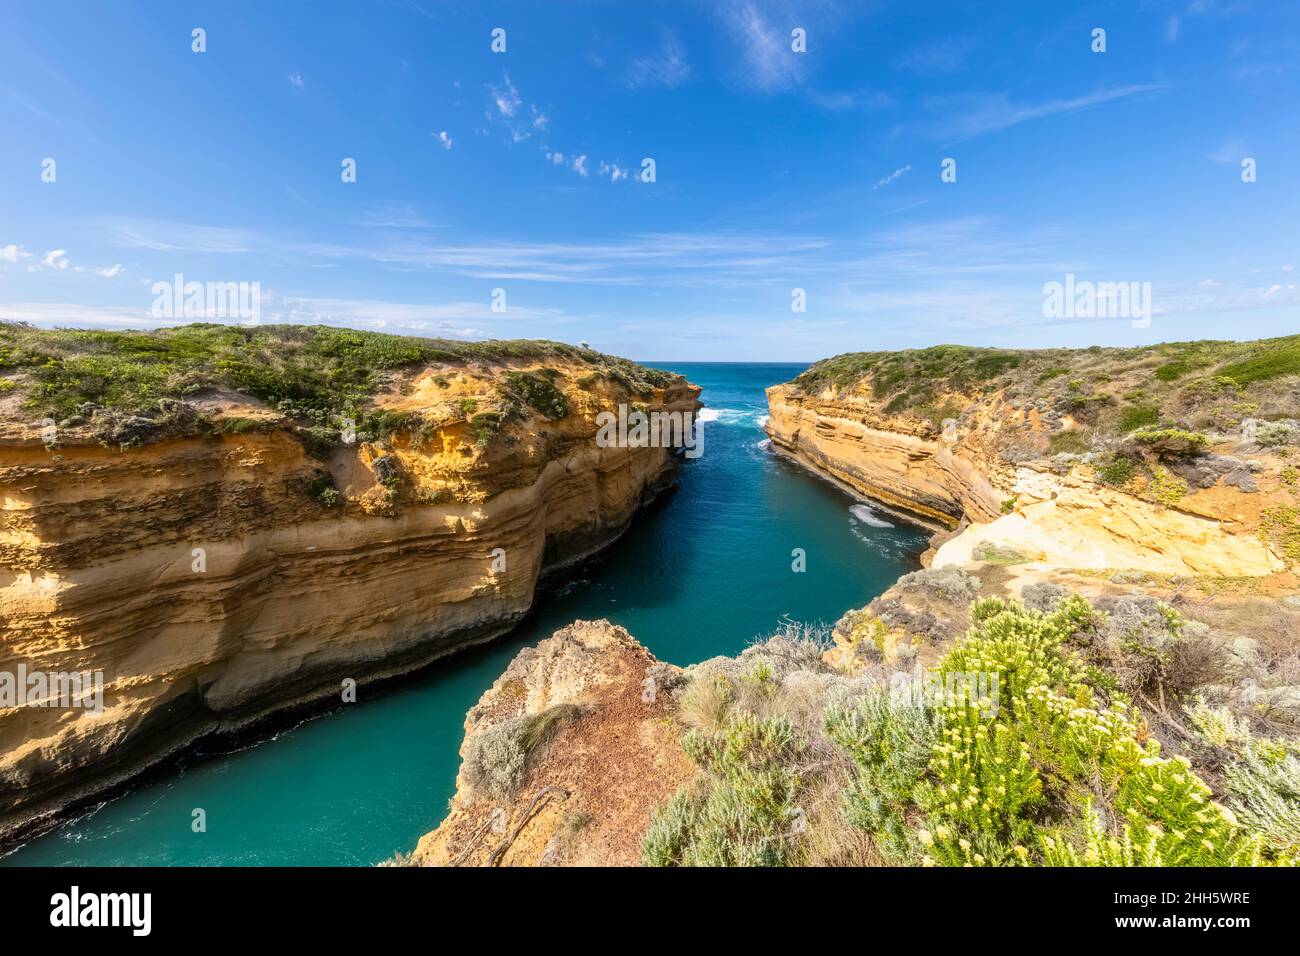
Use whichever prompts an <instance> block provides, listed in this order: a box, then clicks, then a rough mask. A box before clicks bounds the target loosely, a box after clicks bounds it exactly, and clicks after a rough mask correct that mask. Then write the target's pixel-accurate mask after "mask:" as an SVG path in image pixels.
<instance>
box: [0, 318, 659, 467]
mask: <svg viewBox="0 0 1300 956" xmlns="http://www.w3.org/2000/svg"><path fill="white" fill-rule="evenodd" d="M512 362H515V363H530V364H531V363H543V364H544V363H559V362H570V363H578V364H581V365H582V366H584V367H585V368H588V369H589V371H588V372H587V378H588V380H589V381H590V382H594V381H596V380H597V379H600V378H605V379H608V380H610V381H612V382H615V383H617V384H618V385H621V386H622V387H624V388H626V389H627V390H628V391H629V392H631V393H633V394H637V395H646V394H649V393H650V392H651V391H652V390H653V389H654V388H657V387H662V386H664V385H666V384H668V382H670V381H671V380H672V376H671V375H669V374H668V373H666V372H662V371H659V370H657V369H650V368H645V367H644V366H641V365H638V364H637V363H635V362H631V361H629V360H627V359H623V358H618V357H616V356H610V355H605V354H603V353H600V352H597V351H595V350H593V349H589V348H583V347H579V346H574V345H567V344H565V343H562V342H551V341H546V340H531V339H512V340H497V341H486V342H465V341H458V340H451V339H426V338H417V337H412V336H399V335H388V334H385V333H380V332H365V331H358V330H354V329H341V328H331V327H327V326H303V325H266V326H235V325H217V324H211V323H196V324H193V325H184V326H178V327H176V328H166V329H156V330H153V331H98V330H81V329H38V328H34V327H32V326H29V325H26V324H21V323H14V322H4V323H0V397H3V396H6V395H9V396H17V399H18V401H19V403H20V406H19V407H20V408H21V410H22V412H23V413H24V414H26V415H28V416H30V417H31V418H32V419H47V418H48V419H49V420H51V421H53V422H54V423H55V424H57V425H59V426H69V425H79V424H80V425H88V426H89V427H91V428H92V430H93V431H94V432H95V433H96V434H98V435H100V436H101V437H102V438H103V439H104V440H105V441H106V442H113V443H119V444H133V443H138V442H140V441H142V440H147V438H149V437H151V436H153V435H157V434H159V433H163V432H169V433H175V432H200V431H204V430H206V429H207V428H209V427H213V426H211V423H210V422H208V421H207V416H205V415H204V413H203V412H202V411H200V410H198V409H196V408H195V406H194V404H193V400H194V399H195V398H197V397H200V396H203V395H205V394H210V393H213V392H221V393H226V394H233V395H235V396H242V397H244V398H246V399H247V400H249V401H250V402H254V403H260V404H262V405H264V406H266V407H267V408H268V409H270V410H272V411H273V412H277V413H279V414H280V415H282V416H285V417H286V418H287V419H289V420H290V421H291V422H292V423H293V424H294V425H295V426H296V427H297V428H298V429H299V431H300V433H301V434H303V436H304V438H307V439H309V440H312V441H313V444H314V445H316V446H321V445H324V446H328V445H329V444H330V442H331V441H332V440H333V439H334V436H336V435H337V433H338V423H339V421H340V420H341V419H344V418H347V419H351V420H352V421H353V422H354V423H355V426H356V430H357V434H358V435H359V436H360V437H362V438H367V437H372V436H380V435H384V434H386V433H389V432H391V431H393V430H394V429H396V428H400V427H404V426H410V425H412V424H414V422H413V417H412V416H411V415H409V414H406V415H403V414H399V413H394V412H390V411H385V410H383V409H379V408H375V407H374V405H373V399H374V397H375V396H376V395H377V394H378V393H380V392H381V391H383V390H384V389H386V388H388V387H390V386H391V385H392V383H393V380H394V378H395V376H397V374H398V373H401V372H403V371H406V370H412V369H416V368H419V367H422V366H428V365H434V364H445V365H449V366H462V367H463V366H477V367H481V368H487V367H488V366H492V367H496V366H502V365H508V364H509V363H512ZM558 374H559V373H558V372H556V371H555V370H554V369H551V368H545V369H544V370H543V372H541V373H536V372H531V371H526V370H519V371H513V370H512V371H506V372H504V373H503V375H502V381H501V384H500V387H499V390H498V391H499V394H498V396H497V397H498V398H499V399H500V402H501V404H502V405H503V408H502V409H499V410H498V411H497V414H498V416H499V417H498V420H497V423H498V424H499V418H500V417H501V416H504V417H507V418H508V417H511V416H512V415H513V416H515V417H519V416H521V415H523V414H525V412H526V410H527V409H532V410H534V411H536V412H538V413H539V414H541V415H543V416H544V417H547V418H562V417H564V416H565V415H567V414H568V412H569V406H568V400H567V399H566V398H565V396H564V394H563V392H562V391H560V390H559V389H558V388H556V387H555V385H554V383H553V379H554V377H555V376H557V375H558ZM442 381H443V382H444V383H445V382H446V379H445V378H443V379H442ZM471 401H472V400H471ZM474 411H475V409H473V408H470V409H468V410H467V412H466V414H467V416H469V415H472V414H473V412H474ZM264 426H265V422H261V423H259V421H258V420H257V419H244V420H243V421H241V422H237V423H231V422H228V421H227V422H222V423H221V424H220V425H219V426H216V427H218V428H219V430H221V431H225V432H230V431H240V430H252V429H256V428H259V427H264ZM473 428H474V432H475V434H476V435H477V436H479V437H480V438H483V437H484V436H490V435H491V434H492V433H494V431H495V429H494V428H493V426H492V422H491V421H490V420H489V419H487V418H483V417H481V416H480V417H479V418H478V419H477V424H475V425H474V426H473Z"/></svg>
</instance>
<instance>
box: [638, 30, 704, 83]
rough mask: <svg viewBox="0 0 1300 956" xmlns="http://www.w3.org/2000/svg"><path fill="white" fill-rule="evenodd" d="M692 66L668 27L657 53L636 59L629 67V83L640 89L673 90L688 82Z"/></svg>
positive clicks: (664, 31)
mask: <svg viewBox="0 0 1300 956" xmlns="http://www.w3.org/2000/svg"><path fill="white" fill-rule="evenodd" d="M690 75H691V66H690V64H689V63H687V62H686V50H685V48H684V47H683V46H682V44H681V42H680V41H679V40H678V39H677V36H676V34H674V33H673V32H672V31H671V30H669V29H667V28H666V27H665V28H663V29H662V31H661V39H660V43H659V50H658V52H657V53H653V54H649V55H646V56H638V57H634V58H633V59H632V61H631V62H630V63H628V66H627V73H626V78H627V83H628V85H629V86H632V87H634V88H638V89H645V88H650V87H656V86H666V87H668V88H670V89H671V88H672V87H675V86H680V85H681V84H682V83H684V82H686V79H687V77H689V76H690Z"/></svg>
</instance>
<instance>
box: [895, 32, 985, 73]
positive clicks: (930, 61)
mask: <svg viewBox="0 0 1300 956" xmlns="http://www.w3.org/2000/svg"><path fill="white" fill-rule="evenodd" d="M974 48H975V41H974V40H973V39H972V38H970V37H943V38H940V39H938V40H933V41H931V42H929V43H926V44H924V45H922V46H918V47H914V48H913V49H911V50H908V51H907V52H906V53H903V54H902V55H900V56H899V57H897V58H896V59H895V60H894V66H895V67H897V68H898V69H900V70H906V71H907V72H909V73H917V74H920V75H925V74H929V73H956V72H957V71H958V70H960V69H961V68H962V67H963V66H964V65H965V62H966V57H967V55H968V54H969V53H970V52H971V50H973V49H974Z"/></svg>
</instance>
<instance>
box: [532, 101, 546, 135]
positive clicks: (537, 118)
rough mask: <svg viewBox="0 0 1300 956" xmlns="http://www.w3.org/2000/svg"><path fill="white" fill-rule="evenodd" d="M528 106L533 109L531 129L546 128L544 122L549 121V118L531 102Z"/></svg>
mask: <svg viewBox="0 0 1300 956" xmlns="http://www.w3.org/2000/svg"><path fill="white" fill-rule="evenodd" d="M528 108H529V109H530V110H532V111H533V129H536V130H544V129H546V124H547V123H549V122H550V121H551V118H550V117H549V116H547V115H546V114H545V113H543V112H542V111H541V110H539V109H538V108H537V107H536V106H533V105H532V104H531V103H530V104H529V105H528Z"/></svg>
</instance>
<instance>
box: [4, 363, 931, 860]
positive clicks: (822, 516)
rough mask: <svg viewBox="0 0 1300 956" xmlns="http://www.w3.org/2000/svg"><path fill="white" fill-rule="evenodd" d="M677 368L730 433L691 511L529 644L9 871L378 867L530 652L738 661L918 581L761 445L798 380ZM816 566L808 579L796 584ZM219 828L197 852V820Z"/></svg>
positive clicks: (440, 809)
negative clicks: (623, 645)
mask: <svg viewBox="0 0 1300 956" xmlns="http://www.w3.org/2000/svg"><path fill="white" fill-rule="evenodd" d="M652 364H659V365H660V367H662V368H669V369H672V370H674V371H678V372H681V373H682V374H684V375H686V376H687V377H688V378H689V379H690V380H691V381H693V382H695V383H697V384H699V385H701V386H703V388H704V393H703V399H704V401H705V403H706V404H707V405H708V406H709V408H710V409H712V412H710V414H713V413H714V412H716V415H717V418H716V420H714V421H711V422H709V423H708V424H706V425H705V442H704V454H703V456H702V457H700V458H698V459H695V460H693V461H687V462H686V463H685V465H684V466H683V469H682V479H681V485H680V487H679V489H678V490H677V492H676V493H675V494H673V495H671V496H670V497H668V498H667V499H666V500H664V501H663V502H662V503H661V504H659V505H657V506H656V507H654V508H653V509H651V510H650V511H648V512H647V513H645V514H644V515H642V516H641V517H639V518H638V519H637V522H636V524H634V526H633V528H632V530H631V531H629V532H628V534H627V535H626V536H625V537H624V538H623V539H622V540H621V541H620V542H619V543H618V544H616V545H615V546H614V547H613V548H612V549H611V550H610V551H608V552H606V553H605V554H603V555H602V556H600V557H599V558H598V559H597V560H596V561H594V562H593V563H592V564H591V565H590V566H589V567H587V568H586V569H585V570H584V571H583V572H581V573H580V574H579V575H578V576H577V577H576V578H574V579H573V580H572V581H570V582H568V583H566V584H565V585H564V586H563V587H561V588H560V589H559V590H558V591H555V592H552V593H549V594H546V595H544V596H543V597H542V598H540V600H539V606H538V608H537V611H536V613H535V614H534V615H533V616H532V617H531V618H530V619H529V620H528V621H526V622H525V623H524V625H523V626H522V627H521V628H520V629H519V630H518V631H517V632H516V633H515V634H514V635H512V636H510V637H508V638H506V639H504V640H502V641H500V642H499V643H497V644H494V645H492V646H490V647H487V648H482V649H479V650H477V651H472V652H470V653H468V654H466V655H464V656H461V657H458V658H456V659H455V660H453V661H451V662H449V663H446V664H441V665H435V666H434V667H433V668H431V669H430V670H428V671H425V672H422V673H421V674H419V675H416V676H414V677H411V678H408V679H406V680H404V681H402V682H399V683H397V684H395V685H390V686H389V687H386V688H385V689H383V690H382V691H376V692H373V693H372V694H371V695H370V696H369V697H368V698H367V695H366V694H365V693H364V690H363V693H362V695H361V700H360V701H359V702H358V703H357V704H354V705H351V706H348V707H344V708H340V709H338V710H335V711H332V712H330V713H327V714H323V715H321V716H318V717H316V718H314V719H312V720H309V721H307V722H305V723H303V724H300V725H299V726H297V727H295V728H293V729H291V730H286V731H285V732H283V733H281V734H279V735H277V736H276V737H274V738H273V739H270V740H264V741H262V742H260V743H258V744H256V745H255V746H251V747H248V748H245V749H242V750H238V751H235V752H228V751H224V750H221V749H214V750H209V751H208V752H205V753H200V754H195V755H192V756H190V757H187V758H185V759H184V760H183V761H181V762H180V763H179V764H176V763H173V764H171V765H169V766H168V767H166V768H163V769H160V770H158V771H157V772H155V773H153V774H151V775H150V777H149V778H148V779H147V780H145V781H144V782H142V783H140V784H139V785H138V786H136V787H135V788H134V789H132V790H131V791H129V792H127V793H126V794H124V795H122V796H120V797H118V798H116V799H114V800H112V801H109V802H108V803H106V804H103V805H102V806H100V807H98V808H97V809H95V810H93V811H91V812H88V813H86V814H84V815H83V816H81V817H80V818H78V819H76V820H72V821H70V822H69V823H67V824H65V825H64V826H62V827H60V828H59V829H57V830H53V831H51V832H49V833H47V834H45V835H44V836H42V837H40V838H38V839H36V840H33V841H32V842H30V843H29V844H27V845H26V846H23V847H21V848H19V849H18V850H17V851H16V852H14V853H13V854H12V855H10V856H9V857H7V858H5V859H4V860H3V863H5V864H7V865H32V866H36V865H71V864H80V865H144V866H147V865H175V864H207V865H219V864H232V865H233V864H243V865H257V864H271V865H285V866H293V865H346V864H371V863H375V862H378V861H379V860H383V859H385V858H387V857H389V856H392V855H393V853H395V852H397V851H398V850H403V851H405V850H410V849H411V848H412V847H413V846H414V845H415V842H416V841H417V840H418V839H419V838H420V836H421V835H423V834H424V833H426V832H427V831H429V830H431V829H432V828H433V827H434V826H435V825H436V824H437V823H438V821H439V819H440V818H441V817H442V815H443V814H444V813H445V811H446V807H447V803H448V801H449V800H450V799H451V796H452V791H453V784H454V781H455V776H456V769H457V766H458V764H459V757H458V754H457V752H458V750H459V748H460V743H461V735H462V726H463V721H464V717H465V712H466V711H467V710H468V709H469V708H470V707H471V706H472V705H473V704H474V703H475V702H476V701H477V700H478V698H479V696H480V695H481V694H482V693H483V691H484V690H486V689H487V688H488V687H489V686H490V685H491V683H492V681H493V680H495V679H496V677H497V676H498V675H499V674H500V673H501V671H502V670H504V669H505V667H506V665H507V664H508V663H509V662H510V659H511V658H512V657H513V656H514V655H515V653H516V652H518V650H519V649H520V648H521V647H524V646H526V645H528V644H532V643H536V642H537V641H539V640H542V639H543V638H545V637H547V636H549V635H550V634H551V633H552V632H554V631H555V630H556V629H557V628H560V627H563V626H564V625H566V624H568V623H570V622H572V621H573V620H575V619H577V618H586V619H592V618H601V617H605V618H609V619H610V620H612V621H614V622H616V623H618V624H621V625H623V626H624V627H626V628H627V629H628V630H629V631H631V632H632V634H633V635H635V636H636V637H637V638H638V639H639V640H641V641H642V642H643V643H644V644H646V646H648V647H649V648H650V649H651V650H652V651H653V652H654V653H655V654H656V655H658V656H659V657H660V658H662V659H664V660H669V661H672V662H674V663H677V664H690V663H693V662H695V661H700V660H703V659H705V658H707V657H712V656H714V655H717V654H733V653H736V652H737V651H739V650H741V649H742V648H743V647H744V646H745V645H746V644H747V643H749V642H750V641H751V640H752V639H753V638H754V637H756V636H759V635H762V634H764V633H766V632H769V631H771V630H773V629H775V628H776V627H778V626H779V625H780V624H781V622H782V621H784V620H786V619H790V620H795V621H802V622H810V623H812V622H826V623H833V622H834V621H835V619H836V618H838V617H839V616H840V614H842V613H843V612H844V611H845V610H847V609H848V608H851V607H857V606H860V605H862V604H865V603H867V602H868V601H869V600H870V599H871V598H872V597H874V596H875V595H877V594H879V593H880V592H881V591H883V590H884V589H885V588H886V587H888V586H889V585H890V584H891V583H893V581H894V580H895V579H896V578H897V577H898V576H899V575H900V574H903V573H905V572H907V571H909V570H913V569H915V568H916V567H918V562H917V559H918V557H919V555H920V553H921V551H922V550H923V549H924V547H925V534H924V533H922V532H920V531H918V530H916V529H913V528H910V527H906V526H903V525H899V524H897V522H895V525H894V526H888V527H886V526H883V525H885V524H886V523H887V521H894V519H892V518H888V519H887V518H886V517H885V516H883V515H877V514H875V513H873V512H872V511H871V510H870V509H869V508H867V507H866V506H863V505H856V504H855V503H854V501H853V500H852V499H851V498H849V497H848V496H846V495H845V494H843V493H842V492H840V491H839V490H837V489H836V488H834V487H832V486H831V485H830V484H828V483H826V482H824V481H821V480H819V479H817V478H814V477H812V476H810V475H808V474H807V473H806V472H803V471H802V470H800V469H798V468H797V467H795V466H793V465H790V464H789V463H787V462H785V461H783V460H780V459H778V458H776V457H774V456H773V455H772V454H771V453H770V452H768V451H767V450H766V449H765V447H764V446H762V445H761V443H762V442H763V439H764V436H763V433H762V430H761V422H762V417H763V415H765V414H766V411H767V403H766V399H765V397H764V395H763V389H764V388H765V387H766V386H768V385H772V384H775V383H777V382H782V381H787V380H788V379H790V378H792V377H793V376H794V375H796V374H798V372H799V371H801V369H802V366H797V365H718V364H673V363H652ZM794 548H803V549H804V550H805V552H806V554H807V571H806V572H805V573H802V574H796V573H793V572H792V571H791V560H792V559H791V550H792V549H794ZM196 807H201V808H203V809H204V810H205V811H206V813H207V832H206V833H193V832H191V829H190V823H191V812H192V811H193V809H194V808H196Z"/></svg>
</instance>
